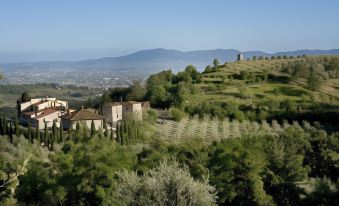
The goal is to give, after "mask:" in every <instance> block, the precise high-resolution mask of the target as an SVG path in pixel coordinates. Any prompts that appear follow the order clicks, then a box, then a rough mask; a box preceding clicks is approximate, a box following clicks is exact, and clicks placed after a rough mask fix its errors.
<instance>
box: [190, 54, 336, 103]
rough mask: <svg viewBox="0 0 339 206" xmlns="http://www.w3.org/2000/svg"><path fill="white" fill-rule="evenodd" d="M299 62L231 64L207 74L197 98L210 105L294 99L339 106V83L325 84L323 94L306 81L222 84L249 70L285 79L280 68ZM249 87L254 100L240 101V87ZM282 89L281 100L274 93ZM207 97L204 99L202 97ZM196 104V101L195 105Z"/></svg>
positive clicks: (328, 81)
mask: <svg viewBox="0 0 339 206" xmlns="http://www.w3.org/2000/svg"><path fill="white" fill-rule="evenodd" d="M293 61H296V60H295V59H282V60H256V61H241V62H231V63H227V65H226V66H222V67H221V68H219V71H218V72H213V73H207V74H204V75H203V77H202V80H203V83H201V84H198V85H197V87H199V88H200V89H201V93H198V94H196V95H194V96H195V97H196V100H197V101H198V100H199V99H205V100H209V101H229V100H233V101H236V102H239V103H241V104H248V103H249V101H250V102H252V101H253V103H260V102H263V101H266V100H270V99H276V100H278V101H283V100H285V99H291V100H292V101H302V99H304V100H307V101H313V100H315V101H316V102H319V103H329V104H332V105H339V86H338V85H339V79H330V80H326V82H325V84H324V85H323V86H322V88H321V89H320V90H319V91H316V92H314V91H310V90H308V89H307V87H306V83H305V80H303V81H302V84H300V83H299V82H287V83H283V82H279V81H268V82H267V83H266V82H261V83H254V84H245V81H242V80H232V79H225V80H224V81H223V82H222V78H221V77H222V76H225V75H232V74H240V71H242V70H247V71H249V72H254V73H262V72H263V71H264V70H267V71H268V72H269V74H270V75H274V76H276V77H284V76H286V74H283V73H281V72H280V71H279V69H280V68H282V67H284V65H287V64H289V63H291V62H293ZM216 82H220V83H218V84H219V85H221V86H219V87H220V88H221V89H218V88H217V89H214V90H213V92H211V91H208V89H207V88H208V87H211V86H213V85H215V83H216ZM240 85H242V87H245V88H246V89H245V90H246V93H248V94H249V95H250V96H251V97H252V98H251V99H250V100H248V99H242V98H239V95H237V94H238V93H239V89H238V88H239V87H240ZM275 88H278V89H279V90H280V91H281V92H280V93H279V95H278V96H276V95H275V94H274V92H273V91H274V89H275ZM202 94H203V95H202ZM312 99H313V100H312ZM195 102H196V101H195Z"/></svg>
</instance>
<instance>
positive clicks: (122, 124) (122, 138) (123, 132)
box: [120, 120, 126, 145]
mask: <svg viewBox="0 0 339 206" xmlns="http://www.w3.org/2000/svg"><path fill="white" fill-rule="evenodd" d="M120 135H121V137H120V141H121V145H124V144H126V141H125V121H124V120H123V121H121V125H120Z"/></svg>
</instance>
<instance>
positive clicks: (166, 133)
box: [154, 117, 310, 144]
mask: <svg viewBox="0 0 339 206" xmlns="http://www.w3.org/2000/svg"><path fill="white" fill-rule="evenodd" d="M291 125H294V126H297V127H300V128H301V126H300V125H299V123H298V122H293V124H289V123H287V122H284V123H283V124H279V123H278V122H277V121H273V122H272V123H271V124H269V123H267V122H262V123H258V122H250V121H244V122H238V121H230V120H229V119H225V120H219V119H217V118H214V119H210V118H205V119H199V118H197V117H194V118H189V119H184V120H182V121H181V122H175V121H167V122H166V123H164V124H161V125H157V127H156V130H155V132H154V135H155V136H156V137H159V138H162V139H164V140H167V141H171V142H174V143H179V142H180V141H183V140H185V139H188V138H197V137H198V138H203V140H204V142H205V143H207V144H211V143H212V142H214V141H220V140H222V139H224V138H239V137H241V136H243V135H249V134H278V133H279V132H281V131H283V130H284V129H286V128H288V127H289V126H291ZM303 125H304V126H305V125H306V126H307V127H310V125H309V124H308V123H307V122H305V123H303Z"/></svg>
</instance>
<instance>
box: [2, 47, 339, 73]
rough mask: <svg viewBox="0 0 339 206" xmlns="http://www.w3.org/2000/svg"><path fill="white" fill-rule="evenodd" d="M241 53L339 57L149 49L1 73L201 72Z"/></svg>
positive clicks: (7, 66) (9, 66)
mask: <svg viewBox="0 0 339 206" xmlns="http://www.w3.org/2000/svg"><path fill="white" fill-rule="evenodd" d="M238 53H243V54H244V55H245V57H246V58H251V57H252V56H273V55H274V56H277V55H287V56H295V55H302V54H306V55H320V54H322V55H326V54H339V49H333V50H298V51H288V52H278V53H266V52H262V51H244V52H242V51H238V50H235V49H215V50H197V51H188V52H182V51H179V50H169V49H161V48H158V49H149V50H141V51H137V52H135V53H132V54H129V55H125V56H120V57H103V58H99V59H88V60H83V61H74V62H72V61H51V62H48V61H47V62H22V63H3V64H0V68H1V70H3V71H5V72H9V71H25V70H30V71H33V70H36V71H46V70H47V71H48V70H67V71H69V70H75V71H77V70H82V71H93V70H94V71H95V70H110V71H117V72H121V71H123V72H134V73H135V72H137V73H141V74H148V73H153V72H158V71H161V70H164V69H168V68H171V69H173V70H174V71H179V70H182V69H183V68H184V67H185V66H186V65H188V64H193V65H195V66H196V67H197V68H198V69H199V70H202V69H203V68H204V67H205V66H206V65H208V64H211V60H213V59H214V58H217V59H219V61H220V62H225V61H227V62H229V61H234V60H235V59H236V56H237V54H238Z"/></svg>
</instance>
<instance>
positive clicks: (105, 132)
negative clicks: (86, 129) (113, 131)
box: [104, 119, 108, 137]
mask: <svg viewBox="0 0 339 206" xmlns="http://www.w3.org/2000/svg"><path fill="white" fill-rule="evenodd" d="M104 135H105V137H108V129H107V123H106V120H105V119H104Z"/></svg>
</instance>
